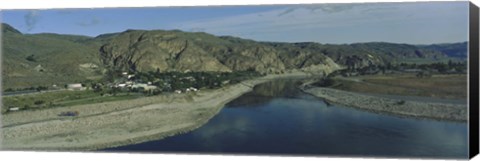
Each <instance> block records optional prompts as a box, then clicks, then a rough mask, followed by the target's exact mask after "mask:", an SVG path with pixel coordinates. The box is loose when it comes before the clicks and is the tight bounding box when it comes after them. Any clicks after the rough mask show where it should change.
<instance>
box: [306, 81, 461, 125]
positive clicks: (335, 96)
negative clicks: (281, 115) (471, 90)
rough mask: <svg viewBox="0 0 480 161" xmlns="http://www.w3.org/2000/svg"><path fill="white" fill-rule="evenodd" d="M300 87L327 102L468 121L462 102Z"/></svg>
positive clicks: (425, 116)
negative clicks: (388, 96)
mask: <svg viewBox="0 0 480 161" xmlns="http://www.w3.org/2000/svg"><path fill="white" fill-rule="evenodd" d="M300 89H301V90H302V91H303V92H305V93H308V94H311V95H313V96H315V97H318V98H323V99H325V100H326V101H328V103H334V104H340V105H344V106H348V107H353V108H358V109H362V110H368V111H372V112H380V113H388V114H393V115H399V116H406V117H414V118H426V119H435V120H445V121H455V122H467V121H468V118H467V117H468V116H467V110H468V108H467V105H463V104H449V103H432V102H420V101H412V100H401V99H394V98H386V97H378V96H373V95H367V94H362V93H355V92H349V91H342V90H337V89H332V88H324V87H310V88H307V89H305V88H300Z"/></svg>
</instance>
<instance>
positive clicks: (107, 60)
mask: <svg viewBox="0 0 480 161" xmlns="http://www.w3.org/2000/svg"><path fill="white" fill-rule="evenodd" d="M100 58H101V60H102V62H103V63H104V64H105V65H106V66H107V67H108V68H112V69H117V70H123V71H152V70H157V69H158V70H160V71H231V70H230V69H229V68H228V67H226V66H225V65H223V64H222V63H220V62H219V61H218V60H217V59H216V58H215V57H213V56H212V55H211V54H209V53H207V52H206V51H204V50H203V49H201V48H199V47H197V46H196V44H195V43H194V42H192V41H191V40H189V39H186V38H182V37H179V36H178V35H176V34H175V33H168V32H145V31H128V32H125V33H122V34H120V35H118V36H116V37H115V38H113V39H111V40H110V41H109V42H108V43H106V44H105V45H103V46H102V47H101V48H100Z"/></svg>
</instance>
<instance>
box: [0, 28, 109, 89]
mask: <svg viewBox="0 0 480 161" xmlns="http://www.w3.org/2000/svg"><path fill="white" fill-rule="evenodd" d="M88 39H89V38H88V37H83V36H69V35H56V34H38V35H22V34H18V33H9V32H7V33H4V34H3V41H2V43H3V44H2V45H3V49H2V55H3V60H5V61H3V64H2V70H3V71H2V72H3V75H2V77H3V79H2V81H3V83H4V87H5V88H17V87H29V86H38V85H44V86H50V85H52V84H53V83H57V84H64V83H71V82H76V81H81V80H84V79H85V77H88V76H94V75H98V74H99V71H95V70H91V69H81V68H80V66H79V65H80V64H85V63H93V64H98V65H100V63H99V59H98V58H97V55H98V54H97V52H98V51H97V48H98V46H97V45H96V44H93V43H88V42H81V41H86V40H88ZM30 55H33V57H34V59H35V61H28V60H26V58H27V57H28V56H30ZM38 65H41V67H42V68H43V69H44V71H43V72H39V71H38V70H36V69H35V67H37V66H38Z"/></svg>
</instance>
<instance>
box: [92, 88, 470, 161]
mask: <svg viewBox="0 0 480 161" xmlns="http://www.w3.org/2000/svg"><path fill="white" fill-rule="evenodd" d="M296 84H297V83H296V81H292V80H278V81H273V82H268V83H265V84H261V85H258V86H256V87H255V88H254V90H253V91H252V92H250V93H247V94H245V95H243V96H241V97H239V98H237V99H235V100H233V101H232V102H230V103H228V104H227V105H226V106H225V107H224V108H223V109H222V110H221V111H220V112H219V114H218V115H216V116H215V117H213V118H212V119H211V120H210V121H209V122H208V123H207V124H205V125H203V126H202V127H200V128H198V129H196V130H194V131H191V132H189V133H186V134H181V135H177V136H173V137H169V138H166V139H163V140H157V141H150V142H145V143H140V144H134V145H128V146H122V147H116V148H110V149H104V150H102V151H109V152H122V151H128V152H162V153H210V154H213V153H223V154H278V155H314V156H320V155H323V156H367V157H407V158H456V159H466V158H467V154H468V138H467V124H466V123H458V122H449V121H436V120H427V119H414V118H405V117H399V116H393V115H387V114H378V113H372V112H367V111H362V110H358V109H355V108H349V107H342V106H336V105H327V104H326V103H325V102H324V101H322V100H321V99H318V98H316V97H313V96H311V95H308V94H305V93H302V92H301V91H300V90H298V89H297V88H296Z"/></svg>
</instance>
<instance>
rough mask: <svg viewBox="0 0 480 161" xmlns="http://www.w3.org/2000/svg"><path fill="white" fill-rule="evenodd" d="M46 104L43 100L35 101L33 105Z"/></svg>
mask: <svg viewBox="0 0 480 161" xmlns="http://www.w3.org/2000/svg"><path fill="white" fill-rule="evenodd" d="M44 103H45V101H43V100H38V101H35V102H34V103H33V104H35V105H41V104H44Z"/></svg>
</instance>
